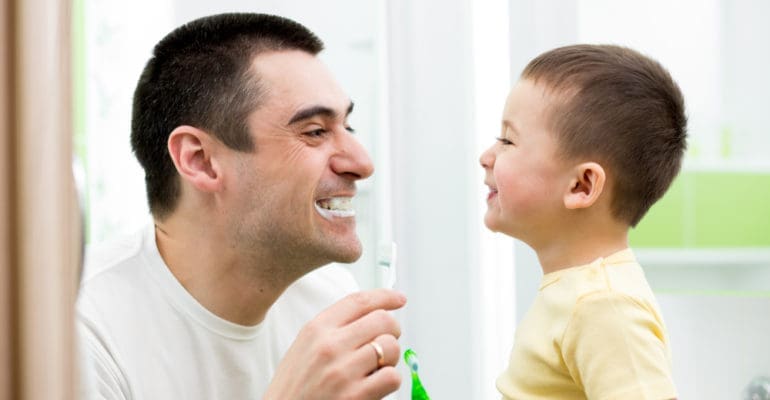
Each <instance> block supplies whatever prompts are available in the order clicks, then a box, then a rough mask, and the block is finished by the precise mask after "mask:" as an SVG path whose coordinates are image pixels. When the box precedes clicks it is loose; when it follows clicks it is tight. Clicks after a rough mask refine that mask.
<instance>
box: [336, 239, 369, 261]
mask: <svg viewBox="0 0 770 400" xmlns="http://www.w3.org/2000/svg"><path fill="white" fill-rule="evenodd" d="M362 253H363V250H362V248H361V243H360V242H358V241H356V242H355V243H350V244H349V245H345V246H335V249H334V250H333V251H332V252H331V254H330V258H331V260H332V262H336V263H342V264H352V263H354V262H356V261H358V259H359V258H361V254H362Z"/></svg>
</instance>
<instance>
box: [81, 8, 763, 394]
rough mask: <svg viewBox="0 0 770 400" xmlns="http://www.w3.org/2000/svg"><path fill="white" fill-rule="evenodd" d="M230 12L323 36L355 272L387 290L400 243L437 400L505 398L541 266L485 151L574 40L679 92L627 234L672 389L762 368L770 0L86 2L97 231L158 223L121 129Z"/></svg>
mask: <svg viewBox="0 0 770 400" xmlns="http://www.w3.org/2000/svg"><path fill="white" fill-rule="evenodd" d="M229 11H250V12H264V13H273V14H279V15H282V16H286V17H289V18H292V19H295V20H296V21H299V22H301V23H303V24H305V25H306V26H308V27H309V28H310V29H311V30H313V31H314V32H316V33H317V34H318V35H319V36H320V37H321V38H322V40H324V42H325V43H326V50H325V51H324V52H323V53H322V54H321V58H322V59H323V60H324V61H325V62H326V63H327V64H328V65H329V66H330V68H331V69H332V71H333V73H334V74H335V75H336V77H337V78H338V80H339V81H340V83H341V85H342V86H343V87H344V88H345V89H346V90H347V91H348V93H349V94H350V96H351V98H352V99H353V100H354V101H355V103H356V111H355V113H353V115H352V118H351V125H352V126H354V127H355V128H356V130H357V132H358V138H359V139H360V140H361V142H362V143H363V144H364V146H365V147H366V148H367V149H368V150H369V151H370V153H371V155H372V157H373V159H374V162H375V165H376V173H375V175H374V177H373V178H371V179H369V180H368V181H366V182H363V183H362V184H361V185H360V188H359V189H360V190H359V193H360V195H359V196H358V198H357V202H356V206H357V209H358V215H359V217H358V224H359V234H360V236H361V238H362V241H363V243H364V247H365V251H364V255H363V257H362V258H361V259H360V260H359V261H358V262H357V263H355V264H354V265H351V266H349V267H350V270H351V271H352V272H353V273H354V275H355V276H356V277H357V279H358V280H359V282H360V284H361V286H362V287H364V288H368V287H375V286H378V285H380V284H381V278H380V274H379V271H378V270H377V267H376V265H377V262H378V260H380V259H381V258H383V257H384V256H385V255H383V254H381V253H380V250H379V249H380V248H382V245H383V244H389V243H391V242H395V243H397V245H398V249H399V257H398V266H397V268H398V281H397V283H396V288H397V289H399V290H401V291H403V292H405V293H406V294H407V296H408V297H409V304H408V305H407V307H406V308H405V309H404V310H402V311H400V312H399V314H398V316H399V318H400V319H401V321H402V324H403V332H404V335H403V336H402V340H401V343H402V347H404V348H406V347H411V348H413V349H414V350H415V351H416V352H417V353H418V354H419V358H420V371H421V376H422V380H423V383H424V385H425V386H426V388H427V390H428V392H429V393H430V394H431V396H432V398H435V399H493V398H499V395H498V394H497V391H496V389H495V387H494V381H495V378H496V377H497V375H498V374H499V373H500V372H501V371H502V370H503V368H504V367H505V365H506V363H507V359H508V352H509V350H510V346H511V344H512V341H513V332H514V330H515V327H516V323H517V321H519V320H520V319H521V317H522V316H523V313H524V311H525V310H526V309H527V308H528V307H529V305H530V302H531V301H532V299H533V298H534V296H535V293H536V290H537V286H538V284H539V281H540V277H541V275H542V273H541V270H540V267H539V265H538V262H537V259H536V257H535V255H534V253H533V252H532V251H531V250H530V249H529V248H527V247H526V246H525V245H523V244H521V243H519V242H517V241H514V240H512V239H509V238H506V237H503V236H500V235H494V234H491V233H489V232H487V231H486V229H485V228H484V226H483V214H484V212H485V210H486V205H485V201H484V199H485V193H486V190H485V187H484V186H483V184H482V180H483V173H482V170H481V168H480V167H479V165H478V156H479V154H480V153H481V151H482V150H483V149H485V148H486V147H488V146H489V145H491V144H492V143H493V141H494V138H495V137H496V136H497V135H498V133H499V132H498V127H499V121H500V115H501V112H502V107H503V103H504V101H505V97H506V95H507V92H508V89H509V88H510V86H511V85H512V83H514V82H515V81H516V80H517V79H518V74H519V72H520V71H521V69H522V68H523V67H524V65H525V64H526V63H527V62H528V61H529V60H530V59H531V58H533V57H534V56H536V55H538V54H539V53H541V52H543V51H545V50H548V49H551V48H553V47H556V46H560V45H566V44H573V43H578V42H587V43H613V44H620V45H625V46H629V47H632V48H635V49H637V50H639V51H641V52H643V53H645V54H647V55H649V56H652V57H653V58H656V59H657V60H659V61H660V62H661V63H662V64H663V65H664V66H666V67H667V68H669V70H670V71H671V73H672V75H673V76H674V79H675V80H677V81H678V82H679V84H680V86H681V87H682V89H683V91H684V94H685V99H686V103H687V110H688V115H689V134H690V137H689V149H688V153H687V158H686V160H685V164H684V167H683V171H682V174H681V175H680V177H679V178H678V179H677V180H676V182H675V183H674V186H673V187H672V189H671V190H670V191H669V193H668V194H667V195H666V197H665V198H664V199H663V200H661V201H660V202H659V203H658V204H656V205H655V206H654V207H653V208H652V210H651V211H650V213H649V214H648V215H647V216H646V217H645V219H644V220H643V221H642V223H641V224H640V225H639V227H638V228H637V229H635V230H634V231H633V232H632V235H631V243H632V247H634V248H635V249H636V250H637V255H638V258H639V259H640V261H641V263H642V265H643V267H644V269H645V271H646V274H647V277H648V279H649V281H650V283H651V285H652V286H653V289H654V290H655V291H656V293H657V296H658V299H659V301H660V303H661V307H662V311H663V315H664V318H665V320H666V323H667V325H668V328H669V333H670V336H671V341H672V347H673V359H674V380H675V382H676V384H677V387H678V390H679V392H680V396H679V397H680V398H684V399H689V398H698V399H742V398H743V396H744V392H743V391H744V388H746V387H747V386H748V385H749V382H750V381H751V380H752V379H754V378H756V377H761V376H770V339H768V338H769V337H770V153H768V149H770V112H768V111H769V110H770V74H768V71H770V25H768V24H767V23H766V21H767V20H768V19H770V2H767V1H764V0H736V1H731V0H675V1H664V0H649V1H645V2H641V1H630V0H623V1H610V0H476V1H474V0H443V1H437V0H425V1H408V0H369V1H355V0H327V1H324V2H316V1H310V0H280V1H279V0H259V1H253V0H251V1H246V0H219V1H216V2H211V1H205V0H184V1H183V0H151V1H150V0H134V1H132V2H125V1H117V0H74V1H73V2H72V4H71V13H70V14H69V17H70V18H71V30H72V32H73V35H72V43H71V50H72V51H71V60H70V62H71V71H70V72H71V76H72V77H73V80H72V90H71V98H72V107H71V108H72V115H71V123H72V126H73V129H72V131H73V136H74V145H73V151H74V153H75V155H76V160H77V161H76V163H77V164H78V165H79V168H80V169H81V170H82V171H83V174H82V176H83V182H84V185H83V186H82V188H83V194H84V208H85V224H84V228H85V237H86V240H87V242H89V243H93V242H98V241H101V240H105V239H107V238H110V237H113V236H115V235H121V234H125V233H128V232H132V231H133V230H135V229H138V228H140V227H141V226H143V224H144V222H145V221H147V218H149V217H148V211H147V206H146V200H145V194H144V183H143V176H142V172H141V169H140V167H139V165H138V163H137V162H136V160H135V159H134V157H133V155H132V153H131V150H130V145H129V126H130V106H131V97H132V94H133V89H134V86H135V83H136V81H137V79H138V77H139V73H140V70H141V68H142V67H143V66H144V63H145V62H146V61H147V59H148V58H149V57H150V54H151V51H152V47H153V46H154V44H155V43H156V42H157V41H158V40H159V39H160V38H161V37H163V36H164V35H165V34H166V33H168V32H169V31H170V30H172V29H173V28H174V27H176V26H178V25H180V24H182V23H184V22H187V21H189V20H191V19H194V18H197V17H201V16H204V15H208V14H213V13H219V12H229ZM403 373H404V377H405V378H406V376H407V372H406V369H405V368H404V369H403ZM405 382H407V384H406V385H404V386H405V387H404V388H403V389H402V391H401V392H399V394H398V395H397V398H399V399H408V398H409V395H408V390H409V385H408V380H405Z"/></svg>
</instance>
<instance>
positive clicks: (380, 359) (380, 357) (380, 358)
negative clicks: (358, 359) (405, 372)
mask: <svg viewBox="0 0 770 400" xmlns="http://www.w3.org/2000/svg"><path fill="white" fill-rule="evenodd" d="M369 344H370V345H371V346H372V348H373V349H374V352H375V353H377V368H382V367H383V366H385V352H383V351H382V346H380V344H379V343H377V342H375V341H374V340H372V341H371V342H369Z"/></svg>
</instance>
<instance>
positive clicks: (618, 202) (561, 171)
mask: <svg viewBox="0 0 770 400" xmlns="http://www.w3.org/2000/svg"><path fill="white" fill-rule="evenodd" d="M686 123H687V120H686V117H685V114H684V100H683V98H682V94H681V92H680V90H679V88H678V86H677V84H676V83H675V82H674V81H673V80H672V78H671V76H670V75H669V73H668V72H667V71H666V70H665V69H664V68H663V67H662V66H661V65H660V64H658V63H657V62H655V61H653V60H651V59H649V58H647V57H645V56H643V55H641V54H639V53H637V52H636V51H633V50H630V49H627V48H623V47H618V46H607V45H576V46H568V47H562V48H557V49H555V50H552V51H549V52H546V53H544V54H542V55H540V56H538V57H537V58H535V59H534V60H532V61H531V62H530V63H529V65H527V67H526V68H525V69H524V72H523V73H522V75H521V79H520V81H519V82H518V84H517V85H516V86H515V87H514V88H513V89H512V90H511V92H510V94H509V96H508V100H507V101H506V104H505V110H504V112H503V121H502V133H501V136H500V137H499V138H498V139H497V142H496V143H495V144H494V145H493V146H492V147H491V148H489V149H488V150H487V151H485V152H484V153H483V154H482V155H481V158H480V161H481V166H482V167H483V168H484V170H485V172H486V180H485V183H486V184H487V185H488V186H489V195H488V198H487V204H488V210H487V213H486V216H485V217H484V222H485V224H486V226H487V227H488V228H489V229H491V230H493V231H496V232H503V233H505V234H507V235H509V236H512V237H515V238H517V239H520V240H522V241H523V242H525V243H527V244H528V245H529V246H531V247H532V248H533V249H534V250H535V251H536V252H537V255H538V258H539V260H540V264H541V265H542V268H543V274H544V275H543V278H542V283H541V284H540V289H539V292H538V295H537V297H536V299H535V301H534V304H533V306H532V308H531V309H530V310H529V312H528V313H527V315H526V316H525V317H524V319H523V321H522V322H521V324H520V325H519V326H518V328H517V330H516V338H515V342H514V345H513V350H512V352H511V357H510V362H509V365H508V368H507V370H506V371H505V372H504V373H503V374H502V375H501V376H500V377H499V378H498V380H497V387H498V389H499V390H500V392H501V393H502V394H503V396H504V398H506V399H655V400H661V399H672V398H675V397H676V391H675V388H674V384H673V382H672V379H671V361H670V350H669V343H668V338H667V333H666V328H665V325H664V323H663V319H662V317H661V314H660V311H659V308H658V305H657V303H656V301H655V298H654V295H653V293H652V291H651V290H650V287H649V285H648V283H647V281H646V279H645V276H644V272H643V270H642V269H641V267H640V266H639V264H637V262H636V260H635V258H634V254H633V252H632V251H631V250H630V249H629V248H628V231H629V229H630V228H631V227H633V226H635V225H636V224H637V223H638V222H639V220H640V219H641V218H642V216H643V215H644V214H645V213H646V212H647V210H648V209H649V208H650V206H651V205H652V204H653V203H655V201H657V200H658V199H660V197H661V196H663V194H664V193H665V192H666V190H667V189H668V187H669V185H670V184H671V181H672V180H673V179H674V177H675V176H676V175H677V173H678V172H679V169H680V165H681V161H682V156H683V153H684V150H685V147H686V143H685V137H686Z"/></svg>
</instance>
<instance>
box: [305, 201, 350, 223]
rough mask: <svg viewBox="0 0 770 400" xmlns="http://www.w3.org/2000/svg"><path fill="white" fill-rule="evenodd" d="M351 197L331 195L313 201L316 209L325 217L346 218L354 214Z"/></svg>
mask: <svg viewBox="0 0 770 400" xmlns="http://www.w3.org/2000/svg"><path fill="white" fill-rule="evenodd" d="M351 200H352V198H350V197H332V198H328V199H321V200H318V201H317V202H316V203H315V206H316V210H318V213H319V214H321V216H322V217H324V218H326V219H329V220H330V219H332V218H335V217H336V218H346V217H353V216H355V215H356V211H355V210H354V209H353V203H352V201H351Z"/></svg>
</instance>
